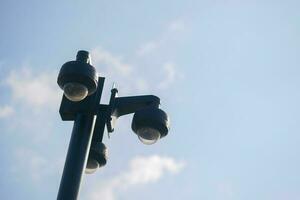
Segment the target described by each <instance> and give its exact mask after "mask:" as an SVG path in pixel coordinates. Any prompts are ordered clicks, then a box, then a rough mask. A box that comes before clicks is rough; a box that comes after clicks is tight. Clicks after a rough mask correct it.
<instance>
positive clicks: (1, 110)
mask: <svg viewBox="0 0 300 200" xmlns="http://www.w3.org/2000/svg"><path fill="white" fill-rule="evenodd" d="M13 113H14V109H13V107H12V106H8V105H5V106H2V107H0V119H1V118H6V117H10V116H11V115H12V114H13Z"/></svg>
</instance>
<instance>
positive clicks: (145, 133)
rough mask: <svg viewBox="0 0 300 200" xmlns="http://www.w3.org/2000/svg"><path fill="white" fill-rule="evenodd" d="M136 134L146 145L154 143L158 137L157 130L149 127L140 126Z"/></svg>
mask: <svg viewBox="0 0 300 200" xmlns="http://www.w3.org/2000/svg"><path fill="white" fill-rule="evenodd" d="M137 135H138V137H139V139H140V141H141V142H142V143H144V144H147V145H150V144H154V143H155V142H156V141H157V140H158V139H159V138H160V133H159V131H158V130H156V129H153V128H149V127H144V128H140V129H139V130H137Z"/></svg>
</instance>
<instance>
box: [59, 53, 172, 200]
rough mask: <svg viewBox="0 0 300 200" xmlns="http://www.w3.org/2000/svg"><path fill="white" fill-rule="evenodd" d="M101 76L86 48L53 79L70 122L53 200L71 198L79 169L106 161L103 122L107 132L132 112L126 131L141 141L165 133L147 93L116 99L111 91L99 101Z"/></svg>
mask: <svg viewBox="0 0 300 200" xmlns="http://www.w3.org/2000/svg"><path fill="white" fill-rule="evenodd" d="M104 80H105V78H104V77H98V75H97V72H96V69H95V67H93V66H92V64H91V58H90V55H89V52H87V51H82V50H81V51H78V53H77V57H76V60H75V61H70V62H67V63H65V64H64V65H63V66H62V67H61V70H60V72H59V75H58V79H57V83H58V85H59V87H60V88H61V89H62V90H63V91H64V95H63V98H62V102H61V105H60V110H59V113H60V116H61V118H62V120H63V121H74V126H73V131H72V136H71V140H70V144H69V149H68V153H67V157H66V162H65V167H64V171H63V175H62V179H61V183H60V188H59V192H58V197H57V199H59V200H61V199H64V200H65V199H68V200H69V199H77V196H78V192H79V187H80V182H81V177H82V174H83V170H85V172H86V173H93V172H95V171H96V170H97V169H98V168H99V167H102V166H104V165H105V164H106V162H107V159H108V156H107V148H106V146H105V145H104V144H103V143H102V138H103V134H104V129H105V126H106V128H107V131H108V132H113V131H114V128H115V121H116V120H117V119H118V118H119V117H121V116H122V115H127V114H131V113H134V116H133V119H132V124H131V127H132V130H133V131H134V132H135V133H136V134H137V136H138V138H139V140H140V141H141V142H143V143H144V144H154V143H155V142H157V141H158V140H159V139H161V138H163V137H165V136H166V135H167V134H168V131H169V126H170V125H169V118H168V116H167V114H166V113H165V112H164V111H163V110H161V109H160V108H159V106H160V99H159V98H158V97H156V96H153V95H143V96H130V97H118V96H117V94H118V90H117V89H116V88H113V89H112V90H111V96H110V101H109V104H108V105H104V104H100V99H101V94H102V90H103V85H104Z"/></svg>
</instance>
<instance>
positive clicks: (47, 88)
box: [6, 68, 61, 107]
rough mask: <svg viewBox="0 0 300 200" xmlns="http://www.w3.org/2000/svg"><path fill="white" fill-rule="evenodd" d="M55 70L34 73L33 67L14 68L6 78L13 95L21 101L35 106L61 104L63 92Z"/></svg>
mask: <svg viewBox="0 0 300 200" xmlns="http://www.w3.org/2000/svg"><path fill="white" fill-rule="evenodd" d="M56 77H57V74H56V73H54V72H50V73H47V72H42V73H33V71H32V70H31V68H23V69H22V70H19V71H18V72H17V71H15V70H13V71H11V72H10V74H9V76H8V78H7V79H6V84H7V85H8V86H9V87H10V88H11V90H12V97H13V99H14V100H17V101H18V102H20V103H26V104H29V105H31V106H34V107H40V106H49V105H59V100H60V98H61V92H59V88H58V86H57V84H56Z"/></svg>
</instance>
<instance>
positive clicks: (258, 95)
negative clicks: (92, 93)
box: [0, 0, 300, 200]
mask: <svg viewBox="0 0 300 200" xmlns="http://www.w3.org/2000/svg"><path fill="white" fill-rule="evenodd" d="M299 9H300V1H297V0H294V1H293V0H285V1H279V0H278V1H277V0H272V1H271V0H270V1H267V0H264V1H255V0H251V1H250V0H249V1H246V0H245V1H242V0H213V1H212V0H199V1H196V0H194V1H189V0H186V1H158V0H152V1H114V0H111V1H96V0H93V1H55V0H53V1H38V0H36V1H31V0H28V1H15V0H10V1H5V0H4V1H3V0H2V1H1V3H0V27H1V31H0V92H1V93H0V134H1V139H0V158H1V165H0V171H1V173H0V199H10V200H16V199H31V200H35V199H36V200H38V199H44V200H52V199H55V198H56V195H57V191H58V187H59V183H60V179H61V173H62V169H63V165H64V159H65V156H66V151H67V147H68V143H69V139H70V136H71V130H72V123H71V122H63V121H61V119H60V116H59V114H58V109H59V105H60V100H61V96H62V91H61V90H59V88H58V86H57V84H56V78H57V74H58V71H59V69H60V67H61V65H62V64H63V63H65V62H66V61H69V60H74V59H75V56H76V53H77V51H78V50H80V49H85V50H89V51H90V52H91V53H92V60H93V64H94V66H95V67H97V70H98V72H99V74H100V75H101V76H105V77H106V83H105V91H104V96H103V98H102V101H101V102H102V103H107V102H108V97H109V93H110V88H111V86H112V83H113V82H116V83H117V87H118V89H119V95H120V96H127V95H138V94H155V95H158V96H160V97H161V100H162V108H163V109H164V110H165V111H166V112H168V114H169V115H170V118H171V125H172V126H171V130H170V133H169V135H168V136H167V137H166V138H163V139H162V140H160V141H159V142H158V143H157V144H155V145H152V146H146V145H143V144H142V143H140V142H139V140H138V138H137V137H136V135H135V134H134V133H133V132H132V131H131V128H130V123H131V118H132V116H128V117H125V118H121V119H120V120H119V121H118V124H117V127H116V130H115V132H114V133H112V134H111V138H110V139H108V137H107V134H106V135H105V138H104V141H105V144H106V145H107V147H108V148H109V160H108V163H107V165H106V166H105V167H104V168H102V169H100V170H98V171H97V172H96V173H95V174H93V175H86V176H84V179H83V182H82V188H81V193H80V199H86V200H94V199H101V200H102V199H104V200H125V199H131V200H137V199H144V200H153V199H174V200H182V199H189V200H190V199H191V200H199V199H203V200H254V199H255V200H266V199H268V200H299V199H300V189H299V188H300V172H299V169H300V157H299V153H300V146H299V144H300V92H299V88H300V79H299V77H300V68H299V64H300V58H299V52H300V39H299V35H300V12H299Z"/></svg>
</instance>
